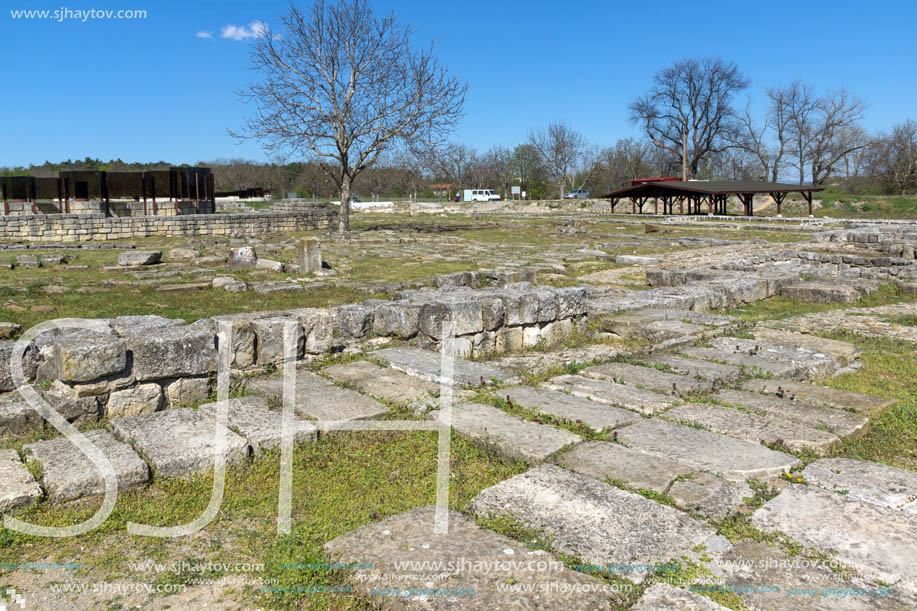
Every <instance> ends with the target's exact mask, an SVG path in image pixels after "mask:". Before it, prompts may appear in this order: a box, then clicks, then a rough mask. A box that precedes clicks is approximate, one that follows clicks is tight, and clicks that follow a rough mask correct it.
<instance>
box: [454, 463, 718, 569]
mask: <svg viewBox="0 0 917 611" xmlns="http://www.w3.org/2000/svg"><path fill="white" fill-rule="evenodd" d="M470 509H471V511H472V512H473V513H474V514H475V515H476V516H479V517H486V516H492V517H504V516H505V517H508V518H512V519H514V520H516V521H518V522H521V523H522V524H524V525H526V526H528V527H530V528H534V529H536V530H537V531H539V532H541V533H544V534H545V536H547V537H549V538H550V540H551V542H552V548H553V549H554V550H555V551H557V552H562V553H564V554H568V555H572V556H576V557H578V558H580V559H581V560H582V561H583V562H584V563H585V564H589V565H594V566H601V567H604V566H606V565H608V566H612V567H618V566H620V567H622V573H624V572H625V571H624V568H626V567H634V565H643V566H647V565H649V566H653V565H657V564H667V563H668V561H670V560H671V559H673V558H679V557H680V556H682V555H686V556H687V555H689V554H691V553H692V550H694V548H696V547H699V548H700V549H704V548H705V545H706V544H707V542H708V541H709V540H710V539H711V538H713V537H714V536H715V534H716V533H715V531H714V530H713V529H712V528H710V527H708V526H706V525H704V524H702V523H701V522H699V521H697V520H695V519H693V518H691V517H689V516H688V515H687V514H685V513H683V512H681V511H678V510H677V509H674V508H672V507H668V506H665V505H660V504H659V503H656V502H655V501H651V500H650V499H648V498H645V497H643V496H640V495H638V494H634V493H632V492H627V491H626V490H621V489H620V488H616V487H614V486H611V485H609V484H606V483H603V482H599V481H597V480H594V479H591V478H589V477H585V476H583V475H579V474H577V473H572V472H570V471H567V470H566V469H562V468H560V467H557V466H554V465H540V466H538V467H535V468H534V469H531V470H529V471H526V472H525V473H523V474H521V475H517V476H515V477H513V478H510V479H508V480H504V481H502V482H500V483H498V484H496V485H494V486H491V487H490V488H487V489H485V490H483V491H482V492H481V493H480V494H478V496H477V497H475V498H474V500H472V502H471V505H470ZM649 575H650V572H649V571H646V570H642V571H633V572H626V573H625V574H623V575H621V576H622V577H624V578H625V579H628V580H631V581H635V582H638V583H640V582H643V581H644V580H645V579H646V578H647V577H648V576H649Z"/></svg>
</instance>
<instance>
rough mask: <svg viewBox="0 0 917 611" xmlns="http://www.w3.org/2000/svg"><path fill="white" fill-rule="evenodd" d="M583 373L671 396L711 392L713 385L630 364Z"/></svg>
mask: <svg viewBox="0 0 917 611" xmlns="http://www.w3.org/2000/svg"><path fill="white" fill-rule="evenodd" d="M581 373H582V374H583V375H584V376H587V377H590V378H597V379H599V380H611V381H612V382H618V383H619V384H629V385H631V386H637V387H640V388H646V389H648V390H654V391H656V392H661V393H665V394H671V395H681V394H685V393H689V392H698V391H704V390H710V385H711V382H708V381H705V380H698V379H697V378H693V377H691V376H684V375H680V374H677V373H668V372H665V371H661V370H659V369H656V368H655V367H641V366H640V365H631V364H630V363H605V364H604V365H595V366H593V367H587V368H586V369H583V371H582V372H581Z"/></svg>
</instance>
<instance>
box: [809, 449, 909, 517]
mask: <svg viewBox="0 0 917 611" xmlns="http://www.w3.org/2000/svg"><path fill="white" fill-rule="evenodd" d="M803 477H804V478H805V480H806V481H807V482H809V483H810V484H815V485H817V486H820V487H822V488H825V489H826V490H831V491H833V492H838V491H844V492H843V494H846V495H847V496H848V497H849V498H851V499H856V500H858V501H863V502H866V503H872V504H873V505H878V506H880V507H888V508H889V509H900V510H903V511H907V512H910V513H913V514H917V473H915V472H914V471H908V470H906V469H897V468H895V467H889V466H888V465H883V464H881V463H875V462H870V461H866V460H853V459H849V458H822V459H821V460H816V461H815V462H813V463H811V464H810V465H809V466H807V467H806V469H805V471H803Z"/></svg>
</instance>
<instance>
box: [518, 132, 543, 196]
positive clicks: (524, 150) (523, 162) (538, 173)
mask: <svg viewBox="0 0 917 611" xmlns="http://www.w3.org/2000/svg"><path fill="white" fill-rule="evenodd" d="M512 162H513V174H514V177H515V179H516V180H518V181H519V184H520V186H522V188H523V189H522V190H523V191H526V190H528V189H530V188H531V187H532V186H533V185H532V183H534V182H536V181H540V180H541V179H542V177H543V175H544V166H543V165H542V163H541V156H540V155H539V154H538V149H536V148H535V147H534V146H532V145H531V144H527V143H526V144H517V145H516V148H514V149H513V159H512Z"/></svg>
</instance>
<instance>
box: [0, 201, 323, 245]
mask: <svg viewBox="0 0 917 611" xmlns="http://www.w3.org/2000/svg"><path fill="white" fill-rule="evenodd" d="M192 205H193V202H192ZM336 218H337V213H335V212H334V211H333V210H331V208H330V207H329V206H328V205H327V204H315V205H314V206H309V207H305V206H304V207H301V208H300V209H298V210H297V211H296V212H294V213H282V214H278V213H272V212H267V213H264V212H253V213H250V214H180V215H171V216H166V215H158V216H110V217H106V216H105V215H104V214H54V215H45V214H22V215H11V216H0V240H3V239H7V240H26V241H30V242H83V241H88V240H121V239H131V238H148V237H154V236H161V237H186V236H229V237H253V236H260V235H264V234H268V233H287V232H291V231H311V230H316V229H327V228H328V227H330V226H332V224H333V223H334V221H335V220H336Z"/></svg>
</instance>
